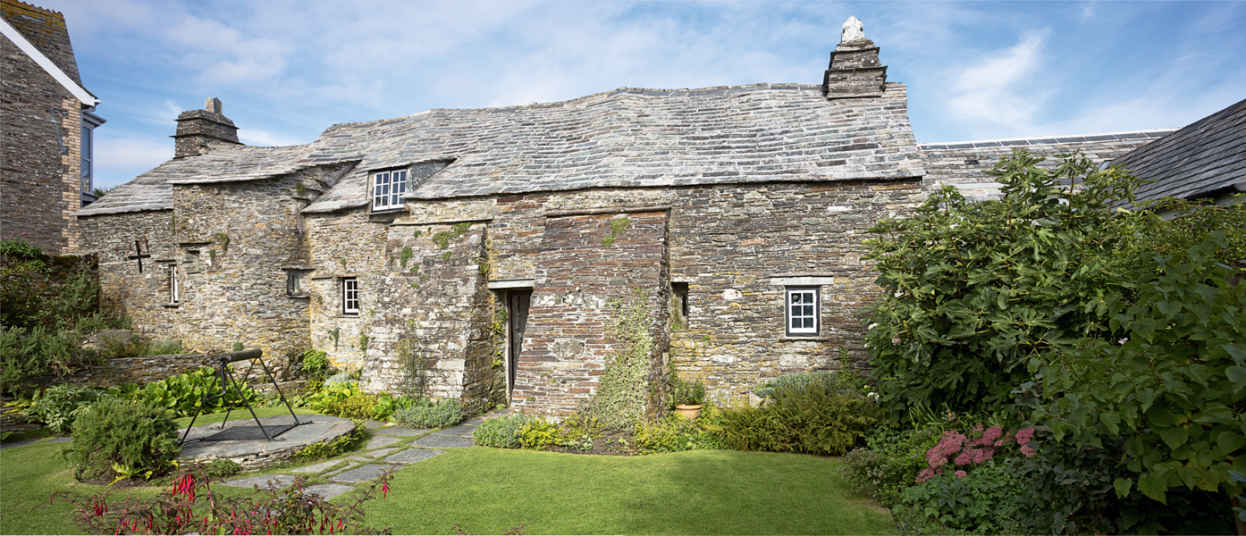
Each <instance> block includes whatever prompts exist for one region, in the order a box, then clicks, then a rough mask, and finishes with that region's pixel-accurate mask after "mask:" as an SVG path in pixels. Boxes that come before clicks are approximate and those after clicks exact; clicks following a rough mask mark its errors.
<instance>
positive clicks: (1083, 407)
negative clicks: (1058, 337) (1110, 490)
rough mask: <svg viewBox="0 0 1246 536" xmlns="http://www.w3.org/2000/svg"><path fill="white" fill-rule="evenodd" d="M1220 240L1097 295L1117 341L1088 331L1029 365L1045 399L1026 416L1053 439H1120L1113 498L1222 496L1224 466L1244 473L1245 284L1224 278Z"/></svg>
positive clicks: (1218, 235)
mask: <svg viewBox="0 0 1246 536" xmlns="http://www.w3.org/2000/svg"><path fill="white" fill-rule="evenodd" d="M1243 225H1244V226H1246V224H1243ZM1228 246H1229V240H1228V237H1227V236H1226V235H1225V234H1224V233H1223V232H1222V231H1216V232H1214V233H1212V234H1211V235H1209V236H1207V237H1206V239H1205V240H1203V241H1201V242H1199V243H1197V244H1195V245H1194V246H1192V247H1190V248H1189V249H1188V250H1185V251H1173V252H1171V253H1169V254H1161V255H1157V256H1156V257H1154V260H1153V264H1151V265H1150V266H1149V267H1148V268H1150V270H1151V274H1150V277H1148V278H1146V279H1144V280H1142V281H1141V282H1140V284H1139V285H1138V288H1137V289H1136V293H1135V295H1134V296H1133V297H1132V298H1129V297H1126V296H1121V295H1116V296H1110V297H1108V298H1107V299H1106V300H1105V303H1104V308H1105V311H1106V313H1107V315H1108V317H1109V319H1110V320H1109V326H1110V327H1111V328H1112V329H1113V331H1114V335H1118V336H1119V337H1120V338H1119V339H1117V340H1111V341H1108V340H1103V339H1086V340H1084V341H1082V342H1081V343H1080V344H1079V345H1078V346H1076V347H1075V348H1071V349H1069V350H1068V351H1065V352H1061V353H1059V354H1056V355H1054V356H1050V357H1048V358H1047V359H1045V360H1034V362H1033V363H1032V364H1031V366H1032V368H1033V369H1034V371H1035V372H1036V374H1037V377H1038V378H1041V384H1040V385H1038V386H1037V387H1040V388H1041V393H1042V397H1043V400H1044V402H1043V403H1040V404H1038V407H1037V408H1036V410H1035V415H1034V418H1035V419H1036V420H1037V421H1038V422H1046V423H1048V424H1049V426H1050V427H1051V430H1052V432H1053V434H1054V437H1055V439H1056V440H1057V441H1059V440H1061V439H1062V438H1063V437H1065V436H1069V437H1071V438H1073V440H1074V441H1076V442H1078V443H1082V444H1087V445H1091V446H1095V447H1102V446H1103V444H1104V441H1105V440H1115V439H1116V438H1118V437H1123V438H1124V439H1125V443H1124V455H1125V462H1126V467H1127V469H1128V471H1129V474H1125V475H1121V476H1118V477H1117V478H1116V479H1115V480H1114V482H1113V485H1114V486H1115V488H1116V492H1117V494H1118V496H1120V497H1127V496H1129V494H1130V493H1131V492H1132V491H1133V490H1135V489H1136V490H1138V491H1140V492H1142V493H1143V494H1144V495H1146V496H1147V497H1150V498H1151V499H1154V500H1156V501H1160V502H1165V500H1166V495H1167V490H1169V489H1171V488H1176V487H1187V488H1198V489H1201V490H1205V491H1211V492H1214V491H1225V492H1228V491H1231V483H1230V480H1229V470H1230V469H1232V470H1235V471H1238V472H1242V471H1246V433H1243V432H1244V430H1243V428H1242V423H1243V422H1246V406H1243V405H1242V403H1241V401H1242V400H1243V399H1246V342H1243V341H1246V323H1244V322H1242V319H1243V318H1244V316H1243V315H1244V313H1243V311H1246V285H1241V284H1238V285H1233V284H1232V283H1231V277H1232V276H1233V271H1232V270H1231V269H1229V268H1228V267H1227V266H1225V265H1224V264H1222V263H1221V262H1219V260H1218V259H1217V251H1221V250H1224V249H1225V248H1227V247H1228ZM1135 475H1136V476H1135Z"/></svg>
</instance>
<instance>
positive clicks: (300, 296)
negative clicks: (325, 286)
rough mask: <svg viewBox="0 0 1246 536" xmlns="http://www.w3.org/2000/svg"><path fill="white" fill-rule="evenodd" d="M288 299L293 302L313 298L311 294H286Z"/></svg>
mask: <svg viewBox="0 0 1246 536" xmlns="http://www.w3.org/2000/svg"><path fill="white" fill-rule="evenodd" d="M286 297H287V298H290V299H292V300H306V299H309V298H311V294H286Z"/></svg>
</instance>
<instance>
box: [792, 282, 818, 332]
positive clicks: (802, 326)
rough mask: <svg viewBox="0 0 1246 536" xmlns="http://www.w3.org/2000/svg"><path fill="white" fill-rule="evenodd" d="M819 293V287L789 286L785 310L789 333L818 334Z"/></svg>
mask: <svg viewBox="0 0 1246 536" xmlns="http://www.w3.org/2000/svg"><path fill="white" fill-rule="evenodd" d="M818 294H819V292H818V287H788V288H787V300H786V305H785V306H784V310H785V316H786V324H787V334H788V335H799V336H813V335H817V334H818V328H819V326H818V310H819V306H818V305H819V302H818Z"/></svg>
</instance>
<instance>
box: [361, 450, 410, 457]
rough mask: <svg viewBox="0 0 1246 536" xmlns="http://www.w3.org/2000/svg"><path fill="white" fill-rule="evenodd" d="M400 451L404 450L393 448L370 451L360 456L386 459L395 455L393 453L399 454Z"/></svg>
mask: <svg viewBox="0 0 1246 536" xmlns="http://www.w3.org/2000/svg"><path fill="white" fill-rule="evenodd" d="M400 450H402V449H400V448H392V449H377V450H369V451H367V452H361V453H359V454H360V455H362V456H367V457H370V458H384V457H386V456H389V455H390V454H393V453H395V452H398V451H400Z"/></svg>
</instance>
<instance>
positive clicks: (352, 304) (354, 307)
mask: <svg viewBox="0 0 1246 536" xmlns="http://www.w3.org/2000/svg"><path fill="white" fill-rule="evenodd" d="M342 314H344V315H357V314H359V280H358V279H355V278H353V277H343V278H342Z"/></svg>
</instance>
